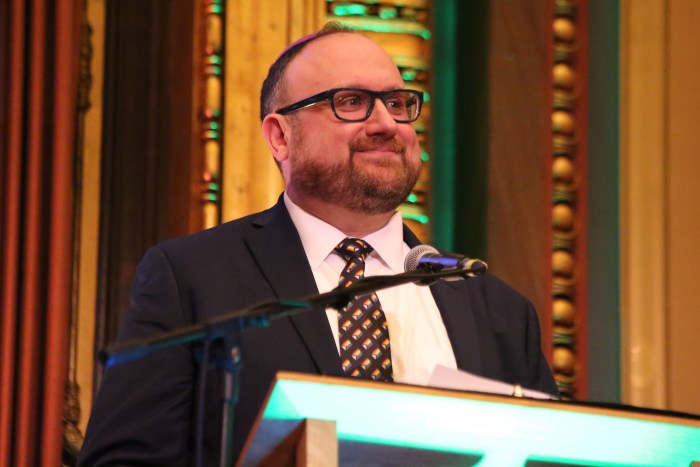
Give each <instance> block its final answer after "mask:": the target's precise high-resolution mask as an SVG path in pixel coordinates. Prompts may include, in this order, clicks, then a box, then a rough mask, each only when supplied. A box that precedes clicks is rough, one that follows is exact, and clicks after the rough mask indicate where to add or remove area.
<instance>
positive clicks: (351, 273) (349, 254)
mask: <svg viewBox="0 0 700 467" xmlns="http://www.w3.org/2000/svg"><path fill="white" fill-rule="evenodd" d="M335 251H336V252H338V253H339V254H340V255H341V256H342V257H343V258H345V260H346V261H347V264H346V265H345V269H343V271H342V272H341V273H340V280H339V285H340V286H341V287H348V286H350V285H351V284H354V283H355V282H357V281H358V280H360V279H362V278H363V277H364V275H365V258H366V257H367V255H369V254H370V253H371V252H372V247H371V246H369V244H367V243H366V242H364V241H363V240H360V239H357V238H346V239H345V240H343V241H342V242H340V243H339V244H338V246H336V247H335ZM338 333H339V342H340V361H341V362H342V367H343V371H344V372H345V374H346V375H350V376H354V377H358V378H371V379H374V380H378V381H393V380H394V378H393V377H392V368H391V347H390V345H389V328H388V326H387V323H386V316H384V312H383V311H382V306H381V304H380V303H379V298H377V294H376V293H374V292H372V293H371V294H368V295H360V296H356V297H354V298H353V299H352V300H351V301H350V303H348V306H346V307H345V308H344V309H343V310H341V311H340V312H338Z"/></svg>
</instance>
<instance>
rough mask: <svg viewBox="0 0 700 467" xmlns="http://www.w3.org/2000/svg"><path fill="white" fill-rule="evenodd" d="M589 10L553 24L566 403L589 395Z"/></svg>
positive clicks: (557, 352)
mask: <svg viewBox="0 0 700 467" xmlns="http://www.w3.org/2000/svg"><path fill="white" fill-rule="evenodd" d="M585 7H586V6H585V3H584V2H583V1H581V0H578V1H577V0H555V2H554V10H553V13H554V14H553V21H552V30H553V36H552V37H553V63H552V81H553V89H552V114H551V119H552V148H553V151H552V156H553V159H552V181H553V190H552V207H551V209H552V210H551V219H552V245H551V247H552V258H551V259H552V263H551V264H552V270H551V274H552V320H553V323H552V325H553V326H552V330H553V344H554V347H553V354H552V364H553V368H554V375H555V378H556V381H557V385H558V387H559V390H560V392H561V393H562V396H563V397H564V398H581V397H585V391H586V386H585V380H584V377H585V368H586V366H585V345H586V342H585V339H586V335H585V326H586V314H585V300H586V289H585V277H586V269H585V253H586V252H585V216H586V198H585V180H586V173H585V147H584V143H585V130H584V126H585V118H586V109H585V100H584V97H585V96H584V92H585V80H586V77H585V60H586V57H585V40H584V32H582V30H583V27H582V24H583V12H584V10H585Z"/></svg>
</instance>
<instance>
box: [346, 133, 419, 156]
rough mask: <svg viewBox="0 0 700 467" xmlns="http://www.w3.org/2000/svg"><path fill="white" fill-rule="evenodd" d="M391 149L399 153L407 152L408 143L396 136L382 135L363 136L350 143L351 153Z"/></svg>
mask: <svg viewBox="0 0 700 467" xmlns="http://www.w3.org/2000/svg"><path fill="white" fill-rule="evenodd" d="M377 150H379V151H391V152H395V153H397V154H401V155H404V154H406V144H404V143H403V142H401V141H399V140H398V139H396V138H391V139H385V138H381V137H375V138H363V139H358V140H355V141H353V142H352V143H350V154H353V153H355V152H361V151H377Z"/></svg>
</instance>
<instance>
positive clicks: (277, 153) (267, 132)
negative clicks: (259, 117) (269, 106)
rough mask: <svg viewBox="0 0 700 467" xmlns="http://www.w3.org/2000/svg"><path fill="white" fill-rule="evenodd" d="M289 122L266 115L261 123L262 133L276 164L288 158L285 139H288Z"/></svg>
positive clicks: (274, 115)
mask: <svg viewBox="0 0 700 467" xmlns="http://www.w3.org/2000/svg"><path fill="white" fill-rule="evenodd" d="M289 130H290V128H289V122H288V121H287V119H285V118H284V117H283V116H282V115H279V114H268V115H267V116H265V118H264V119H263V122H262V133H263V136H264V137H265V141H266V142H267V147H268V148H269V149H270V152H271V153H272V156H273V157H274V158H275V160H276V161H277V163H280V162H282V161H284V160H286V159H287V158H288V157H289V151H288V148H287V139H288V137H289Z"/></svg>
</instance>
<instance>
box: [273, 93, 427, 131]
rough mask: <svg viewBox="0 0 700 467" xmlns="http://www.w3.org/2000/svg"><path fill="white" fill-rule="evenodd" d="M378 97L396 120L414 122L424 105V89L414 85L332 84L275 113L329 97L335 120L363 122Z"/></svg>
mask: <svg viewBox="0 0 700 467" xmlns="http://www.w3.org/2000/svg"><path fill="white" fill-rule="evenodd" d="M377 99H379V100H381V101H382V103H383V104H384V106H385V107H386V109H387V110H388V111H389V114H391V116H392V117H393V118H394V120H395V121H396V122H398V123H411V122H415V121H416V120H418V117H419V116H420V111H421V107H423V92H421V91H415V90H413V89H393V90H391V91H370V90H368V89H360V88H335V89H329V90H328V91H323V92H320V93H318V94H314V95H313V96H310V97H307V98H306V99H302V100H300V101H298V102H295V103H294V104H291V105H288V106H286V107H282V108H281V109H279V110H276V111H275V113H278V114H282V115H286V114H289V113H292V112H296V111H297V110H300V109H304V108H306V107H311V106H312V105H316V104H319V103H321V102H325V101H328V102H330V103H331V109H333V114H334V115H335V117H336V118H337V119H338V120H342V121H343V122H363V121H365V120H367V119H368V118H369V116H370V115H372V110H374V103H375V102H376V100H377Z"/></svg>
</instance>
